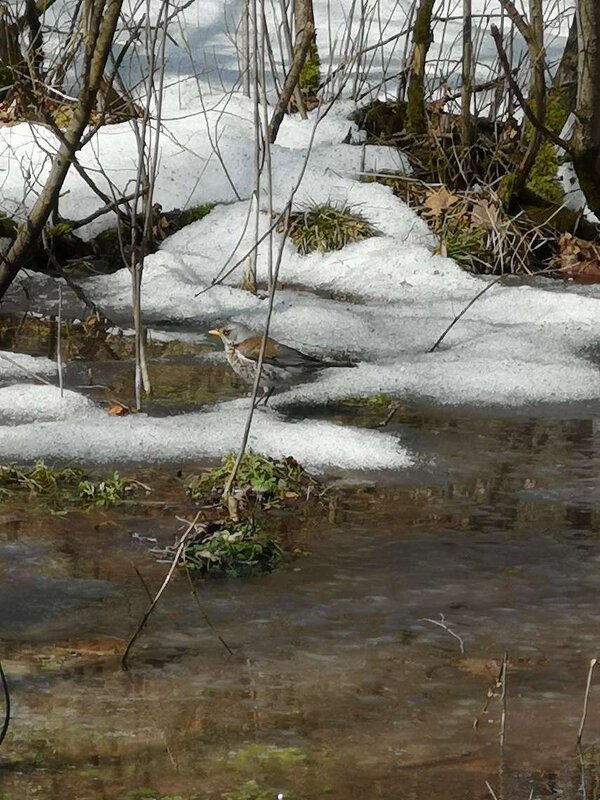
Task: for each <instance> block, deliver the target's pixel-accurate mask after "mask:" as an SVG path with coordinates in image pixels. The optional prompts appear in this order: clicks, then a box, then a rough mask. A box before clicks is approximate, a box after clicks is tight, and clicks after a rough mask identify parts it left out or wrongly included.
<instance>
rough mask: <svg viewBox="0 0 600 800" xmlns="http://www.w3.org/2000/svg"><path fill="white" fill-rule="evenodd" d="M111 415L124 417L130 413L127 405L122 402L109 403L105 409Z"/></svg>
mask: <svg viewBox="0 0 600 800" xmlns="http://www.w3.org/2000/svg"><path fill="white" fill-rule="evenodd" d="M107 411H108V413H109V414H110V415H111V417H126V416H127V414H129V413H130V411H129V409H128V408H127V406H124V405H123V403H110V404H109V406H108V409H107Z"/></svg>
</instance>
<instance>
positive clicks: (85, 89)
mask: <svg viewBox="0 0 600 800" xmlns="http://www.w3.org/2000/svg"><path fill="white" fill-rule="evenodd" d="M122 3H123V0H95V2H92V3H91V8H90V12H89V16H88V24H87V31H86V35H85V62H84V72H83V76H82V85H81V90H80V92H79V97H78V103H77V107H76V108H75V110H74V112H73V116H72V119H71V122H70V124H69V127H68V128H67V129H66V131H65V132H64V134H63V135H62V136H61V145H60V147H59V149H58V151H57V153H56V155H55V156H54V158H53V159H52V167H51V169H50V174H49V176H48V179H47V181H46V183H45V185H44V188H43V189H42V191H41V193H40V195H39V197H38V199H37V200H36V201H35V203H34V204H33V208H32V209H31V211H30V212H29V214H28V217H27V221H26V222H25V223H24V224H23V225H21V227H20V228H19V231H18V233H17V236H16V238H15V240H14V242H13V243H12V245H11V247H10V250H9V251H8V253H7V254H6V256H5V258H4V260H3V262H2V264H0V299H2V298H3V297H4V295H5V294H6V291H7V289H8V287H9V286H10V284H11V283H12V281H13V280H14V278H15V276H16V275H17V273H18V271H19V270H20V269H21V267H22V266H23V265H24V264H25V263H26V262H27V259H28V258H29V256H30V254H31V252H32V251H33V249H34V248H35V246H36V245H37V242H38V240H39V238H40V235H41V233H42V230H43V228H44V225H45V224H46V222H47V221H48V217H49V216H50V214H51V212H52V210H53V208H54V206H55V205H56V202H57V200H58V197H59V194H60V191H61V189H62V185H63V183H64V180H65V178H66V177H67V173H68V171H69V167H70V166H71V162H72V160H73V158H74V156H75V153H76V152H77V150H78V149H79V147H80V144H81V137H82V135H83V132H84V131H85V128H86V126H87V125H88V123H89V119H90V115H91V113H92V110H93V109H94V105H95V103H96V96H97V94H98V89H99V88H100V83H101V81H102V76H103V74H104V69H105V67H106V62H107V60H108V57H109V54H110V50H111V46H112V43H113V38H114V35H115V30H116V28H117V24H118V21H119V15H120V13H121V6H122Z"/></svg>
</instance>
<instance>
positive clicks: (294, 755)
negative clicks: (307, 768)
mask: <svg viewBox="0 0 600 800" xmlns="http://www.w3.org/2000/svg"><path fill="white" fill-rule="evenodd" d="M304 761H306V754H305V753H304V752H303V751H302V750H301V749H300V748H299V747H275V746H273V745H262V744H250V745H248V746H247V747H244V748H242V749H241V750H238V752H237V753H236V754H235V755H234V756H233V757H232V758H231V759H230V760H229V763H230V765H231V766H232V767H233V768H234V769H249V768H254V767H259V766H263V767H270V768H273V767H293V766H297V765H298V764H303V763H304Z"/></svg>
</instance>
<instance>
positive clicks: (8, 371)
mask: <svg viewBox="0 0 600 800" xmlns="http://www.w3.org/2000/svg"><path fill="white" fill-rule="evenodd" d="M56 372H57V370H56V362H55V361H50V359H49V358H34V356H28V355H26V354H25V353H12V352H11V353H6V352H4V351H0V381H2V382H3V383H4V382H6V381H12V380H19V381H24V380H28V379H29V380H32V381H34V380H35V379H36V377H38V376H41V377H44V378H47V377H48V376H49V375H56Z"/></svg>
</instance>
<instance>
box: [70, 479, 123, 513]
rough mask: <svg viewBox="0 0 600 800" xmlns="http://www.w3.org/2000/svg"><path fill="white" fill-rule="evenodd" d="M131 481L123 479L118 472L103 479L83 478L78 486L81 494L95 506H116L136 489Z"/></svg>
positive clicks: (87, 501)
mask: <svg viewBox="0 0 600 800" xmlns="http://www.w3.org/2000/svg"><path fill="white" fill-rule="evenodd" d="M134 488H135V487H134V484H133V483H131V481H127V480H123V478H121V476H120V475H119V473H118V472H113V474H112V475H111V476H109V477H108V478H106V479H105V480H101V481H93V480H89V479H87V480H82V481H80V482H79V484H78V486H77V491H78V492H79V496H80V497H81V498H82V499H83V500H84V501H85V502H86V503H90V504H92V505H95V506H102V507H104V508H106V507H108V506H116V505H119V504H120V503H122V502H123V500H125V499H126V498H127V496H128V495H130V494H131V493H132V491H133V490H134Z"/></svg>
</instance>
